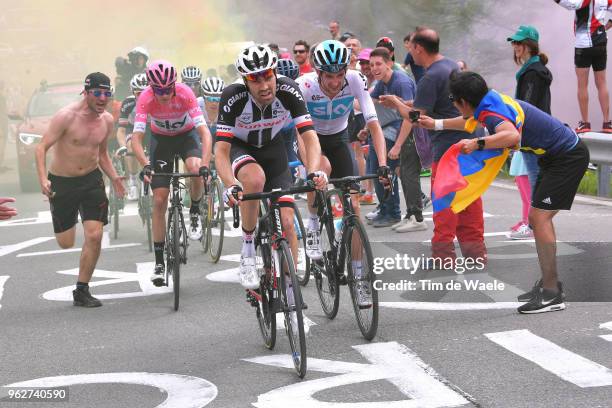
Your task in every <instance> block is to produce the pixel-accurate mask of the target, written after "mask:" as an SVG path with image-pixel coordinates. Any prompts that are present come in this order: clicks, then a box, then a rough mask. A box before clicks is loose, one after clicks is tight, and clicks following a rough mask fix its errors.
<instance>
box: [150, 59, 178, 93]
mask: <svg viewBox="0 0 612 408" xmlns="http://www.w3.org/2000/svg"><path fill="white" fill-rule="evenodd" d="M147 79H148V80H149V85H152V86H155V87H157V88H167V87H169V86H171V85H173V84H174V83H175V82H176V69H175V68H174V66H173V65H172V64H171V63H170V62H169V61H166V60H156V61H153V62H151V63H150V64H149V66H148V67H147Z"/></svg>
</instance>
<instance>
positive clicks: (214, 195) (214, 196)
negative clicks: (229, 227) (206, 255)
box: [208, 178, 225, 263]
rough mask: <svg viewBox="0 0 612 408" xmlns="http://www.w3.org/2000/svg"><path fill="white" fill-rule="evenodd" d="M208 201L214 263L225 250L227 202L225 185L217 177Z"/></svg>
mask: <svg viewBox="0 0 612 408" xmlns="http://www.w3.org/2000/svg"><path fill="white" fill-rule="evenodd" d="M209 197H210V198H209V202H208V211H209V216H210V218H209V221H208V234H209V236H208V240H209V242H210V244H209V247H210V248H209V249H210V258H211V260H212V261H213V262H214V263H217V262H219V258H220V257H221V251H222V250H223V235H224V232H225V204H224V202H223V187H222V186H221V180H219V179H218V178H215V179H214V180H213V182H212V183H211V188H210V194H209ZM213 230H214V231H213Z"/></svg>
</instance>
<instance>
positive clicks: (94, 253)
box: [79, 220, 104, 283]
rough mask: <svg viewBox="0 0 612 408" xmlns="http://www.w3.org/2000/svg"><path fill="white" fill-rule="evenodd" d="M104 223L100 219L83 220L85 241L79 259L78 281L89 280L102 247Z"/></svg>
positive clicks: (85, 281)
mask: <svg viewBox="0 0 612 408" xmlns="http://www.w3.org/2000/svg"><path fill="white" fill-rule="evenodd" d="M103 227H104V224H102V223H101V222H100V221H93V220H85V221H83V232H84V235H85V242H84V243H83V249H82V250H81V260H80V261H79V282H84V283H87V282H89V281H90V280H91V275H93V272H94V269H95V267H96V263H97V262H98V258H99V257H100V248H101V247H102V232H103Z"/></svg>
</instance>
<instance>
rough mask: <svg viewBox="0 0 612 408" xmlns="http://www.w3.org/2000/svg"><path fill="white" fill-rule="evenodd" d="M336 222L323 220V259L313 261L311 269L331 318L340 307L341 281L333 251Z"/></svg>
mask: <svg viewBox="0 0 612 408" xmlns="http://www.w3.org/2000/svg"><path fill="white" fill-rule="evenodd" d="M333 242H334V224H333V222H332V221H331V220H330V219H322V220H321V249H322V251H323V259H321V260H319V261H312V263H311V269H312V274H313V276H314V278H315V286H316V287H317V293H318V294H319V300H320V301H321V307H322V308H323V313H325V316H327V317H328V318H329V319H333V318H335V317H336V315H337V314H338V308H339V307H340V283H339V281H338V276H337V275H336V271H335V269H334V265H335V259H334V258H335V256H336V255H335V251H333Z"/></svg>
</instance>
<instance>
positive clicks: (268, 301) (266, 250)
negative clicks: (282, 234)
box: [255, 240, 276, 350]
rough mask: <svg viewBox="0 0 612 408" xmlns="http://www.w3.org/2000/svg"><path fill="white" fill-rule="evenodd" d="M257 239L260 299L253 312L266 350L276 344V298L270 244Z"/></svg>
mask: <svg viewBox="0 0 612 408" xmlns="http://www.w3.org/2000/svg"><path fill="white" fill-rule="evenodd" d="M258 241H259V240H256V243H255V244H256V248H255V251H256V254H257V255H256V257H257V258H256V259H257V269H258V271H259V275H260V276H261V281H260V284H259V295H260V297H261V299H258V304H257V307H256V310H255V314H256V316H257V322H258V323H259V330H260V332H261V337H262V338H263V341H264V345H265V346H266V348H267V349H268V350H272V349H274V346H275V345H276V307H275V303H276V299H275V298H274V287H273V281H274V276H273V275H272V273H271V272H272V271H271V269H272V268H271V263H272V260H271V254H270V245H269V244H263V245H262V244H261V243H259V242H258Z"/></svg>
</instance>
